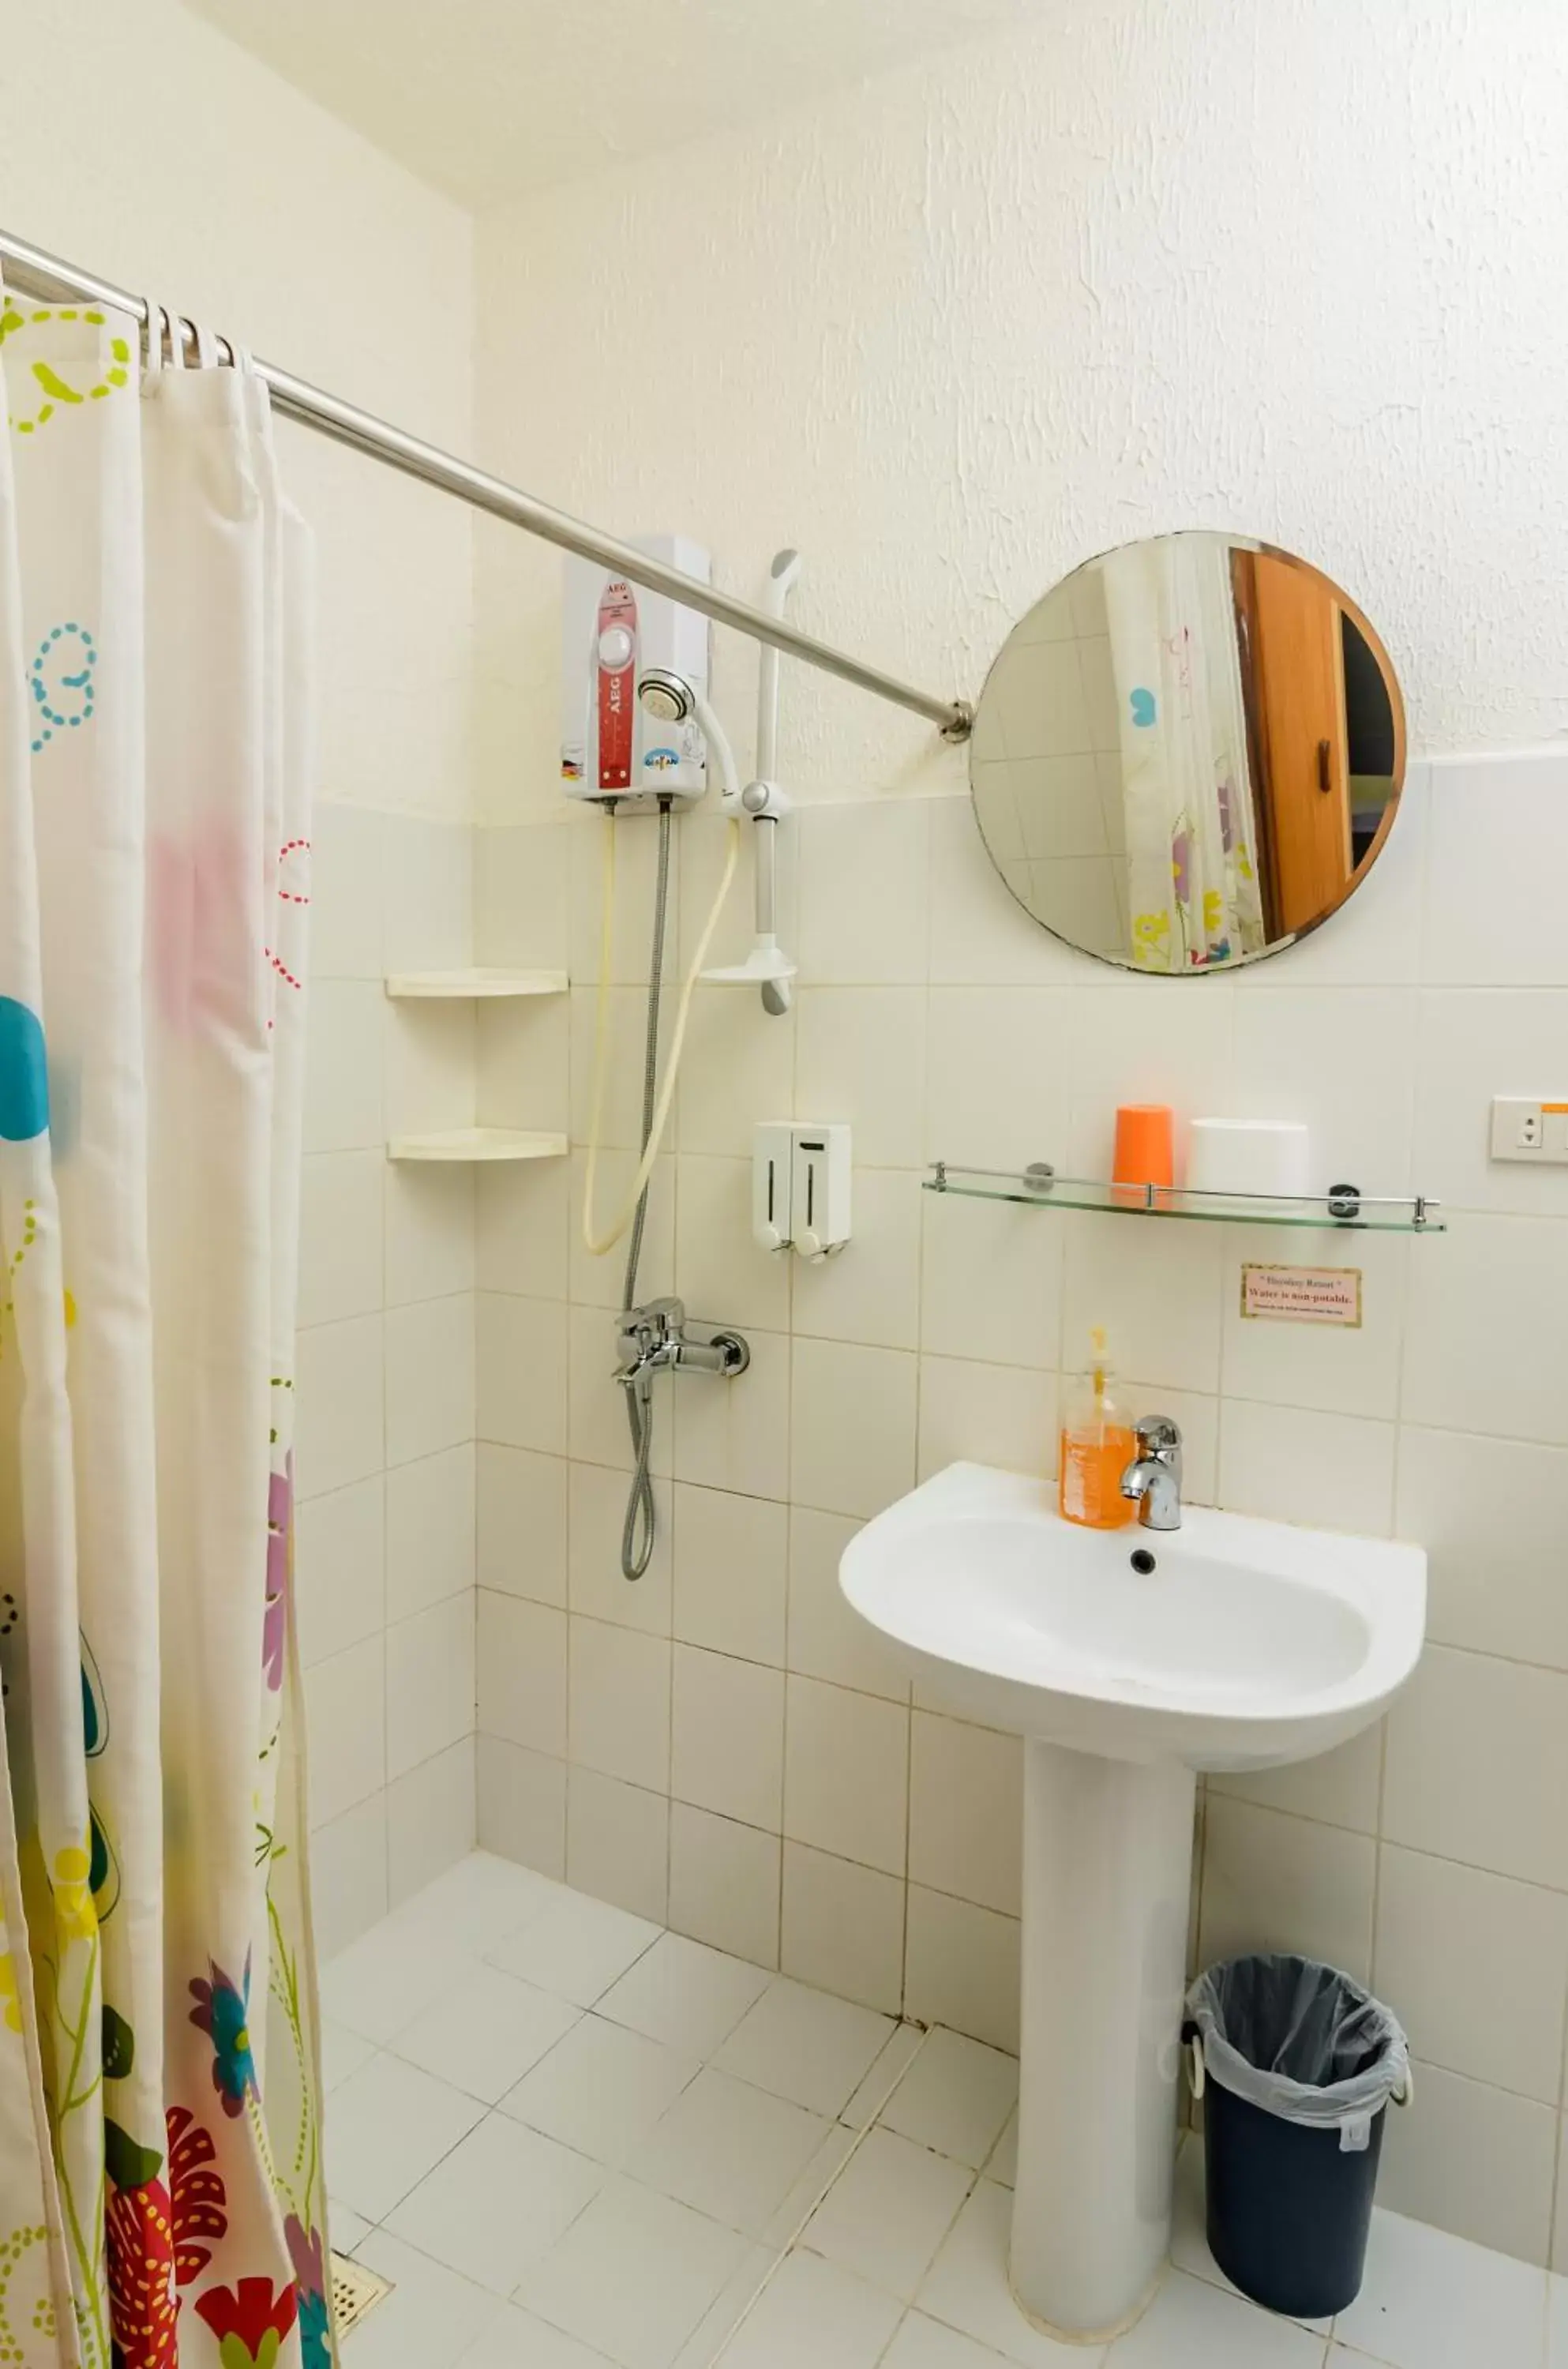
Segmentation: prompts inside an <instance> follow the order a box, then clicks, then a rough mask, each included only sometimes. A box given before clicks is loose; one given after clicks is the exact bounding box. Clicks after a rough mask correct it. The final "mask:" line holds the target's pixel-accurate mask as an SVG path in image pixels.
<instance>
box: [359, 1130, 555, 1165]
mask: <svg viewBox="0 0 1568 2369" xmlns="http://www.w3.org/2000/svg"><path fill="white" fill-rule="evenodd" d="M386 1156H387V1158H388V1159H389V1160H446V1161H478V1160H564V1159H565V1158H566V1156H567V1139H566V1137H565V1136H564V1135H546V1134H542V1133H540V1132H539V1131H538V1130H537V1129H532V1128H527V1127H447V1128H445V1129H443V1131H442V1132H441V1134H440V1135H395V1136H394V1137H393V1138H392V1139H391V1141H390V1142H389V1143H388V1145H387V1147H386Z"/></svg>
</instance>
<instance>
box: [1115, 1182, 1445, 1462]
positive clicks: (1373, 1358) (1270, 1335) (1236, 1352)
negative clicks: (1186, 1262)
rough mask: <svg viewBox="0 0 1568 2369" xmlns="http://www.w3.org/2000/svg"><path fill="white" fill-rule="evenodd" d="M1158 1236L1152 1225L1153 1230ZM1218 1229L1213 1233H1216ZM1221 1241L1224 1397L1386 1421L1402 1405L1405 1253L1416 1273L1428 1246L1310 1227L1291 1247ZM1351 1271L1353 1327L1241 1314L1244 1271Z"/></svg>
mask: <svg viewBox="0 0 1568 2369" xmlns="http://www.w3.org/2000/svg"><path fill="white" fill-rule="evenodd" d="M1151 1230H1154V1231H1158V1229H1157V1228H1155V1229H1151ZM1215 1231H1216V1233H1219V1232H1220V1229H1219V1228H1218V1227H1216V1228H1215ZM1223 1236H1224V1242H1225V1280H1224V1309H1225V1348H1224V1386H1225V1395H1226V1397H1227V1398H1228V1399H1230V1398H1245V1399H1264V1400H1266V1401H1267V1402H1269V1403H1270V1404H1271V1405H1274V1406H1299V1407H1319V1408H1322V1410H1323V1411H1324V1412H1325V1413H1337V1414H1361V1415H1372V1416H1383V1417H1387V1416H1391V1415H1392V1414H1393V1413H1395V1412H1396V1411H1397V1409H1398V1407H1399V1403H1400V1336H1401V1326H1402V1322H1403V1321H1404V1314H1405V1290H1406V1282H1407V1277H1408V1276H1409V1274H1410V1271H1411V1253H1412V1250H1413V1252H1414V1265H1415V1269H1416V1270H1417V1271H1419V1269H1420V1267H1421V1266H1422V1265H1423V1264H1424V1261H1425V1258H1426V1257H1428V1256H1429V1255H1430V1245H1429V1244H1427V1243H1425V1242H1417V1243H1415V1244H1411V1243H1410V1242H1407V1241H1406V1240H1405V1239H1404V1238H1403V1237H1402V1236H1401V1235H1397V1234H1353V1235H1345V1234H1343V1233H1336V1232H1335V1231H1334V1230H1333V1229H1332V1228H1327V1227H1325V1229H1324V1230H1323V1231H1322V1233H1320V1232H1319V1231H1318V1230H1317V1229H1316V1228H1315V1227H1310V1228H1303V1229H1302V1230H1301V1231H1299V1232H1298V1233H1293V1234H1291V1235H1290V1236H1289V1237H1288V1243H1289V1248H1288V1250H1287V1251H1283V1252H1282V1251H1281V1249H1280V1236H1279V1234H1278V1232H1277V1231H1276V1230H1274V1229H1273V1228H1271V1227H1264V1226H1227V1227H1225V1228H1224V1229H1223ZM1282 1262H1284V1263H1288V1265H1292V1266H1326V1267H1340V1268H1345V1267H1352V1268H1359V1269H1360V1272H1361V1322H1360V1324H1359V1325H1357V1326H1351V1325H1338V1324H1297V1323H1292V1322H1288V1321H1287V1322H1280V1321H1277V1320H1276V1319H1275V1318H1272V1317H1267V1316H1250V1317H1249V1316H1243V1315H1242V1267H1243V1265H1264V1266H1271V1265H1280V1264H1281V1263H1282Z"/></svg>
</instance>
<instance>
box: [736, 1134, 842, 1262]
mask: <svg viewBox="0 0 1568 2369" xmlns="http://www.w3.org/2000/svg"><path fill="white" fill-rule="evenodd" d="M751 1232H752V1235H753V1238H754V1239H755V1240H756V1242H759V1243H760V1244H761V1248H762V1249H763V1250H765V1251H784V1250H795V1251H798V1252H799V1253H800V1255H801V1257H802V1258H805V1259H812V1260H816V1259H824V1258H830V1257H831V1256H832V1254H833V1253H834V1252H835V1251H841V1250H842V1249H843V1246H844V1244H845V1243H846V1242H848V1240H849V1238H850V1131H849V1128H848V1127H846V1126H843V1125H841V1124H833V1125H830V1126H825V1127H819V1126H814V1125H812V1124H811V1123H810V1122H809V1121H807V1120H804V1119H792V1118H778V1119H762V1120H761V1121H760V1122H759V1123H758V1127H757V1133H756V1139H755V1144H754V1148H753V1152H752V1163H751Z"/></svg>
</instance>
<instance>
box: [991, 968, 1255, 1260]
mask: <svg viewBox="0 0 1568 2369" xmlns="http://www.w3.org/2000/svg"><path fill="white" fill-rule="evenodd" d="M1151 992H1152V993H1153V994H1154V995H1156V996H1158V997H1159V998H1160V1001H1161V1008H1162V1024H1160V1025H1152V1026H1151V1025H1150V1003H1149V997H1150V993H1151ZM1178 997H1179V998H1180V1004H1179V1016H1178V1006H1177V1005H1176V1003H1175V1001H1174V999H1176V998H1178ZM1235 997H1236V987H1235V982H1234V980H1232V979H1230V978H1226V977H1224V976H1223V975H1222V974H1220V975H1217V976H1215V977H1213V978H1186V979H1184V980H1183V981H1182V983H1181V985H1180V987H1177V986H1175V985H1174V984H1171V985H1169V986H1164V985H1162V986H1156V987H1154V988H1153V989H1152V990H1151V989H1150V983H1149V982H1148V981H1147V980H1140V979H1138V978H1130V977H1128V976H1127V973H1125V972H1121V971H1115V970H1106V969H1104V968H1100V967H1096V969H1095V970H1094V971H1093V973H1091V975H1090V977H1089V978H1088V979H1087V981H1086V982H1085V984H1084V985H1083V986H1082V987H1081V988H1080V989H1079V990H1078V991H1077V993H1076V994H1075V996H1074V998H1073V1000H1072V1002H1071V1004H1070V1007H1069V1010H1068V1012H1067V1014H1066V1020H1065V1034H1064V1038H1063V1042H1062V1046H1061V1049H1060V1052H1059V1056H1058V1058H1059V1059H1060V1060H1061V1061H1062V1062H1063V1063H1064V1064H1065V1065H1066V1068H1067V1073H1068V1077H1069V1080H1070V1090H1071V1102H1070V1127H1069V1133H1068V1139H1067V1142H1066V1144H1065V1146H1064V1148H1063V1150H1062V1152H1061V1153H1060V1155H1059V1157H1058V1159H1057V1165H1058V1167H1059V1168H1065V1170H1066V1172H1067V1173H1068V1174H1069V1175H1071V1176H1108V1175H1109V1174H1110V1173H1111V1166H1112V1158H1111V1155H1112V1150H1113V1147H1114V1144H1115V1141H1116V1109H1117V1105H1118V1104H1122V1103H1167V1104H1170V1106H1171V1110H1172V1113H1173V1120H1174V1128H1173V1132H1174V1136H1175V1150H1176V1174H1177V1176H1178V1177H1180V1176H1181V1175H1182V1174H1183V1173H1185V1159H1186V1125H1187V1121H1188V1120H1189V1119H1192V1118H1196V1117H1200V1116H1203V1117H1207V1116H1213V1115H1215V1114H1217V1113H1222V1112H1224V1111H1225V1110H1226V1109H1227V1108H1228V1106H1229V1104H1230V1094H1231V1092H1232V1086H1231V1079H1232V1075H1233V1070H1234V1028H1235ZM1167 1012H1168V1013H1169V1017H1164V1016H1163V1015H1164V1014H1165V1013H1167ZM1036 1157H1039V1155H1038V1154H1036ZM1045 1157H1046V1158H1047V1160H1048V1159H1050V1158H1051V1157H1052V1155H1051V1153H1049V1152H1047V1153H1046V1154H1045ZM1122 1222H1123V1224H1124V1225H1125V1220H1124V1221H1122Z"/></svg>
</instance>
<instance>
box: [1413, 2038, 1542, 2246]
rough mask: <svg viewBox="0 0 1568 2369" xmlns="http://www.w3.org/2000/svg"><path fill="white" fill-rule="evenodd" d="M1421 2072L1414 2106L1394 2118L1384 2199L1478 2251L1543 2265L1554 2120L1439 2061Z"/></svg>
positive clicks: (1418, 2069) (1417, 2069)
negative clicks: (1442, 2066)
mask: <svg viewBox="0 0 1568 2369" xmlns="http://www.w3.org/2000/svg"><path fill="white" fill-rule="evenodd" d="M1414 2069H1415V2096H1414V2099H1413V2101H1412V2103H1411V2104H1410V2105H1409V2106H1408V2107H1407V2108H1406V2109H1405V2110H1404V2111H1403V2112H1399V2111H1397V2110H1395V2111H1391V2113H1390V2115H1389V2129H1388V2135H1387V2137H1386V2139H1385V2141H1384V2145H1383V2160H1382V2165H1381V2169H1380V2174H1379V2189H1378V2193H1379V2202H1380V2203H1383V2204H1385V2205H1386V2206H1387V2207H1388V2208H1389V2210H1390V2211H1391V2212H1393V2213H1404V2214H1408V2215H1410V2217H1411V2218H1412V2219H1413V2220H1416V2221H1429V2222H1431V2223H1432V2225H1433V2226H1434V2227H1436V2228H1438V2229H1448V2230H1451V2231H1452V2233H1453V2234H1454V2236H1455V2237H1468V2238H1469V2239H1470V2240H1471V2244H1472V2245H1477V2246H1491V2247H1493V2248H1494V2249H1496V2251H1497V2252H1499V2253H1503V2254H1516V2255H1517V2256H1518V2257H1519V2259H1520V2260H1522V2261H1527V2262H1541V2263H1544V2262H1545V2260H1546V2257H1547V2249H1548V2246H1549V2244H1550V2238H1551V2181H1552V2157H1553V2152H1554V2148H1555V2144H1556V2122H1557V2117H1556V2116H1555V2114H1553V2113H1552V2112H1551V2108H1550V2107H1547V2106H1541V2105H1537V2104H1536V2103H1535V2102H1534V2101H1533V2100H1530V2099H1528V2098H1516V2097H1514V2096H1513V2095H1512V2094H1511V2093H1510V2092H1509V2091H1508V2090H1506V2089H1492V2088H1490V2087H1489V2086H1488V2085H1487V2084H1486V2083H1485V2082H1482V2081H1467V2080H1465V2079H1463V2078H1462V2077H1461V2076H1460V2075H1459V2074H1457V2073H1448V2072H1445V2071H1442V2070H1440V2069H1439V2068H1438V2067H1437V2066H1435V2065H1424V2064H1421V2063H1420V2062H1419V2061H1418V2062H1417V2064H1416V2066H1415V2068H1414Z"/></svg>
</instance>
